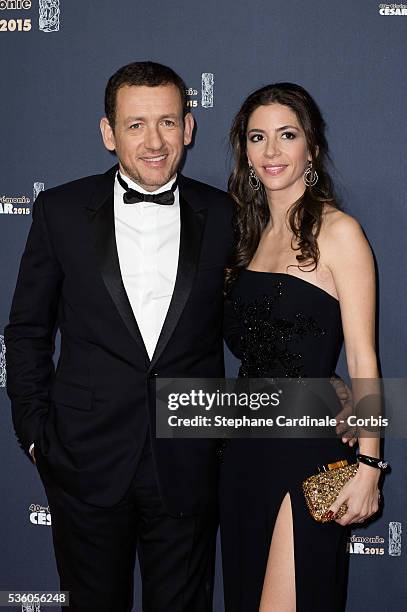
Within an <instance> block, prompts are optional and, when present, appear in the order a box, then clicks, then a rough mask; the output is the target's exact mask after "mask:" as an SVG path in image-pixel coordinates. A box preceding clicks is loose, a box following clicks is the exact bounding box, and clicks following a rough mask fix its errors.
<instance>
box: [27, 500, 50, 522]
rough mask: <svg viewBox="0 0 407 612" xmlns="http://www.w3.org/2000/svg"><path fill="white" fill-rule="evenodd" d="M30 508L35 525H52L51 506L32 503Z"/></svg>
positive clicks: (31, 520) (31, 518)
mask: <svg viewBox="0 0 407 612" xmlns="http://www.w3.org/2000/svg"><path fill="white" fill-rule="evenodd" d="M28 509H29V511H30V523H32V524H33V525H46V526H49V525H51V513H50V511H49V506H40V505H39V504H31V505H30V507H29V508H28Z"/></svg>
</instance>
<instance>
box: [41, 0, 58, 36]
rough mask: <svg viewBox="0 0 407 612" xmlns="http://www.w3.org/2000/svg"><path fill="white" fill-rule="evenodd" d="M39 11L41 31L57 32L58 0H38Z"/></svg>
mask: <svg viewBox="0 0 407 612" xmlns="http://www.w3.org/2000/svg"><path fill="white" fill-rule="evenodd" d="M39 11H40V14H39V22H38V24H39V29H40V30H41V32H59V15H60V13H61V9H60V8H59V0H39Z"/></svg>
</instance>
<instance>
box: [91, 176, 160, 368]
mask: <svg viewBox="0 0 407 612" xmlns="http://www.w3.org/2000/svg"><path fill="white" fill-rule="evenodd" d="M113 170H114V172H113ZM115 172H116V168H114V169H113V168H112V170H110V171H109V172H107V173H106V174H105V175H103V177H102V184H101V185H100V188H99V189H98V190H97V192H96V193H95V194H94V197H93V199H92V203H91V204H90V206H89V207H88V209H89V219H90V229H91V234H92V240H93V245H94V248H95V252H96V257H97V262H98V267H99V271H100V273H101V275H102V278H103V281H104V283H105V286H106V289H107V291H108V292H109V294H110V297H111V298H112V300H113V302H114V304H115V306H116V308H117V310H118V312H119V314H120V316H121V318H122V319H123V321H124V323H125V324H126V327H127V329H128V330H129V332H130V334H131V336H132V337H133V339H134V340H135V341H136V342H137V344H138V345H139V348H140V349H141V351H142V352H143V355H144V358H145V361H146V365H148V364H149V363H150V360H149V357H148V354H147V350H146V347H145V345H144V341H143V338H142V335H141V333H140V330H139V327H138V325H137V321H136V318H135V316H134V313H133V310H132V307H131V304H130V301H129V298H128V296H127V293H126V289H125V287H124V284H123V280H122V276H121V271H120V264H119V256H118V253H117V244H116V236H115V224H114V199H113V186H114V177H115Z"/></svg>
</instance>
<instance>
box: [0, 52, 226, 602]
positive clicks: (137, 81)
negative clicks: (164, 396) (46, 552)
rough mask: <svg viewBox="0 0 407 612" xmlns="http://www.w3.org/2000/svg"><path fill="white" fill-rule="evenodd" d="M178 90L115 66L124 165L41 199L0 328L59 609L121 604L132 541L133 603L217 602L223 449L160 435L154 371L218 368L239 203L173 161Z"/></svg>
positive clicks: (113, 135)
mask: <svg viewBox="0 0 407 612" xmlns="http://www.w3.org/2000/svg"><path fill="white" fill-rule="evenodd" d="M185 89H186V88H185V84H184V82H183V81H182V79H181V78H180V77H179V76H178V75H177V74H175V73H174V72H173V71H172V70H171V69H170V68H168V67H165V66H162V65H160V64H156V63H152V62H138V63H133V64H130V65H128V66H125V67H123V68H121V69H120V70H118V72H116V74H114V75H113V76H112V77H111V79H110V80H109V82H108V85H107V88H106V95H105V110H106V117H104V118H103V119H102V121H101V131H102V136H103V141H104V144H105V146H106V147H107V149H109V150H110V151H116V154H117V157H118V161H119V164H118V167H114V168H112V169H111V170H109V171H108V172H107V173H106V174H103V175H97V176H90V177H86V178H83V179H80V180H78V181H75V182H72V183H68V184H66V185H63V186H61V187H57V188H55V189H50V190H48V191H45V192H43V193H41V194H40V195H39V197H38V199H37V200H36V202H35V205H34V208H33V224H32V227H31V230H30V234H29V237H28V241H27V245H26V248H25V251H24V254H23V257H22V261H21V267H20V272H19V276H18V281H17V287H16V291H15V295H14V299H13V304H12V309H11V315H10V323H9V325H8V326H7V328H6V330H5V339H6V346H7V357H8V393H9V395H10V398H11V400H12V414H13V422H14V426H15V430H16V433H17V436H18V438H19V440H20V442H21V444H22V446H23V448H24V449H25V450H26V451H30V452H31V454H32V456H33V458H35V460H36V463H37V466H38V470H39V473H40V475H41V478H42V481H43V483H44V486H45V490H46V493H47V496H48V501H49V505H50V509H51V514H52V529H53V540H54V548H55V554H56V560H57V566H58V571H59V574H60V579H61V589H63V590H68V591H70V600H71V604H70V608H69V609H70V610H75V611H81V612H85V611H86V612H89V611H92V610H98V611H99V612H101V611H106V612H113V611H114V612H116V611H117V612H121V611H125V610H131V607H132V584H133V570H134V563H135V553H136V547H137V550H138V554H139V559H140V566H141V575H142V582H143V609H144V610H148V611H151V612H175V611H177V612H181V611H185V612H201V611H207V610H211V609H212V589H213V571H214V548H215V538H216V527H217V509H216V483H217V471H218V466H217V454H216V443H215V442H214V441H211V440H164V439H156V437H155V379H156V377H157V376H160V377H195V378H197V377H222V376H223V375H224V365H223V343H222V333H221V328H222V304H223V295H222V290H223V270H224V267H225V265H226V263H227V260H228V257H229V255H230V251H231V245H232V230H231V223H230V219H231V210H232V205H231V202H230V200H229V198H228V196H227V195H226V194H225V193H223V192H221V191H219V190H217V189H215V188H213V187H209V186H208V185H205V184H203V183H199V182H197V181H193V180H191V179H188V178H186V177H183V176H182V175H181V174H180V173H179V172H178V169H179V166H180V164H181V161H182V157H183V153H184V146H186V145H188V144H189V143H190V142H191V139H192V134H193V128H194V120H193V117H192V115H191V114H190V113H189V112H188V110H187V107H186V94H185ZM157 194H158V197H153V196H154V195H157ZM56 328H59V330H60V333H61V352H60V357H59V361H58V365H57V368H56V371H54V367H53V360H52V355H53V351H54V333H55V330H56Z"/></svg>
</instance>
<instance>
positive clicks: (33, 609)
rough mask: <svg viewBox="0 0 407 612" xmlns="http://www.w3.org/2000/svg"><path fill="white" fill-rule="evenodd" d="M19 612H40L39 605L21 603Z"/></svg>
mask: <svg viewBox="0 0 407 612" xmlns="http://www.w3.org/2000/svg"><path fill="white" fill-rule="evenodd" d="M21 612H41V605H40V604H36V603H34V604H32V603H29V604H23V605H22V606H21Z"/></svg>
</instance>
